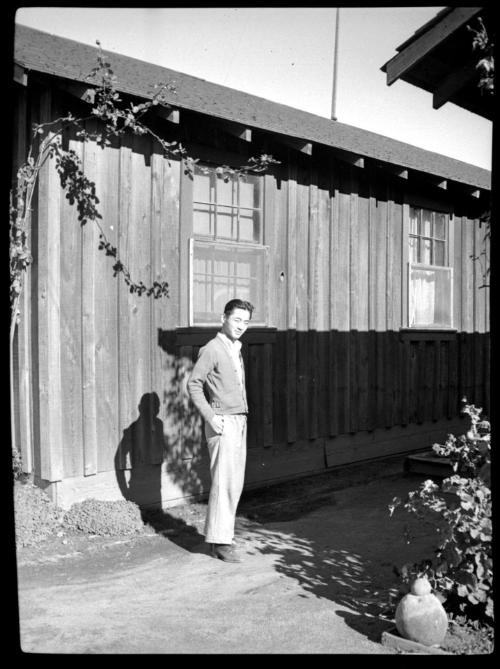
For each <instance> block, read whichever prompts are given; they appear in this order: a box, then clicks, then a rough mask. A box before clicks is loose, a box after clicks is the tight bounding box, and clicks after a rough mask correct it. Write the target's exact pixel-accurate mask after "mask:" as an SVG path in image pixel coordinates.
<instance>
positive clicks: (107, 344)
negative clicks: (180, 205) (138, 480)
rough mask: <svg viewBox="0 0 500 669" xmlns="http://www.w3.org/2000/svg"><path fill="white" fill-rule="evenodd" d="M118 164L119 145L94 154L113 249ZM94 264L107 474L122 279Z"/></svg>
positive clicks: (101, 465)
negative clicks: (119, 296)
mask: <svg viewBox="0 0 500 669" xmlns="http://www.w3.org/2000/svg"><path fill="white" fill-rule="evenodd" d="M119 164H120V148H119V145H118V142H116V143H114V144H113V145H111V146H109V147H108V148H107V149H106V150H105V151H102V150H100V149H98V150H97V174H98V177H99V181H98V191H97V192H98V196H99V198H100V200H101V202H100V205H99V209H100V211H101V213H102V217H103V218H102V221H101V225H102V229H103V230H104V232H105V234H106V237H107V239H108V240H109V241H110V242H111V244H113V245H114V246H117V245H118V229H119V209H120V203H119V200H118V197H119ZM94 254H95V256H96V264H95V285H96V291H95V293H94V311H95V320H94V334H95V397H96V420H97V444H98V449H97V471H100V472H101V471H110V470H112V469H113V468H114V461H115V455H116V450H117V448H118V444H119V443H120V438H121V434H120V425H119V415H118V402H119V387H118V377H119V371H118V355H119V354H118V346H119V344H118V342H119V338H118V330H119V320H118V308H119V307H118V305H119V300H118V290H119V289H118V286H119V284H120V283H121V282H123V279H122V277H121V276H120V275H118V276H117V277H115V278H113V264H114V261H113V259H112V258H108V257H107V256H106V255H105V254H104V253H102V252H100V251H97V250H96V247H95V246H94Z"/></svg>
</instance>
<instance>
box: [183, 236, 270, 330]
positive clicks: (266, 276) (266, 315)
mask: <svg viewBox="0 0 500 669" xmlns="http://www.w3.org/2000/svg"><path fill="white" fill-rule="evenodd" d="M195 242H198V243H210V244H217V243H219V244H221V245H223V246H234V247H236V248H241V247H246V248H248V249H259V250H263V251H264V252H265V265H264V275H263V277H262V281H263V283H264V292H266V288H265V286H267V285H268V284H269V246H266V245H264V244H251V243H244V242H237V243H236V242H230V241H227V242H226V241H219V240H218V241H214V240H210V239H203V238H200V237H194V236H193V237H190V239H189V257H188V281H189V289H188V325H189V327H211V328H213V327H217V326H219V325H220V320H219V321H211V322H207V323H195V321H194V295H193V285H194V277H193V272H194V244H195ZM268 300H269V295H268V294H267V293H266V304H265V307H264V310H263V311H264V320H261V321H254V320H252V321H251V326H253V327H255V326H259V327H268V320H269V313H268V311H269V302H268ZM221 315H222V314H221Z"/></svg>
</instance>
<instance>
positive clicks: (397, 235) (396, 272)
mask: <svg viewBox="0 0 500 669" xmlns="http://www.w3.org/2000/svg"><path fill="white" fill-rule="evenodd" d="M392 198H393V199H392V200H391V219H390V224H391V233H390V237H391V251H392V253H391V258H392V266H391V272H390V278H391V301H392V308H391V311H392V317H391V324H390V329H391V330H392V331H394V332H396V331H398V330H399V328H400V327H402V326H403V321H402V320H401V319H402V311H403V305H402V291H401V286H402V278H403V277H402V274H401V271H402V248H403V236H402V228H403V207H402V205H401V204H400V203H398V202H396V201H395V192H393V193H392ZM406 239H408V238H406ZM395 371H396V370H395Z"/></svg>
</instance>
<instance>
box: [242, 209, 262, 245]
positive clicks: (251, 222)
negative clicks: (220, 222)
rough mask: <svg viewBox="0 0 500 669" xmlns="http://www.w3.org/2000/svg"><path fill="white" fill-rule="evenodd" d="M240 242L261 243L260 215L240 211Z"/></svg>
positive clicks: (245, 210) (255, 212)
mask: <svg viewBox="0 0 500 669" xmlns="http://www.w3.org/2000/svg"><path fill="white" fill-rule="evenodd" d="M239 241H240V242H256V243H258V242H259V241H260V213H259V212H258V211H249V210H248V209H240V237H239Z"/></svg>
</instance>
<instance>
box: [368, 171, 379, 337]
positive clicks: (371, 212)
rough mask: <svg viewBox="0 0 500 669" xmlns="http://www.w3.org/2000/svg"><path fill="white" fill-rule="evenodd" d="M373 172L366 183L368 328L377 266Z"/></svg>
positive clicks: (373, 321)
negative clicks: (367, 183)
mask: <svg viewBox="0 0 500 669" xmlns="http://www.w3.org/2000/svg"><path fill="white" fill-rule="evenodd" d="M375 187H376V181H375V174H372V175H370V181H369V185H368V329H369V330H373V329H375V327H376V323H377V303H376V299H375V298H376V267H377V247H376V243H375V241H376V229H377V198H376V197H375Z"/></svg>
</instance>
